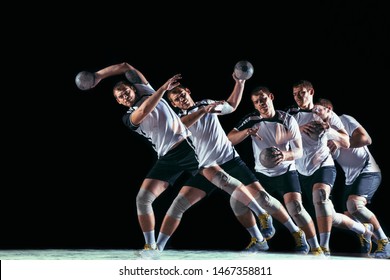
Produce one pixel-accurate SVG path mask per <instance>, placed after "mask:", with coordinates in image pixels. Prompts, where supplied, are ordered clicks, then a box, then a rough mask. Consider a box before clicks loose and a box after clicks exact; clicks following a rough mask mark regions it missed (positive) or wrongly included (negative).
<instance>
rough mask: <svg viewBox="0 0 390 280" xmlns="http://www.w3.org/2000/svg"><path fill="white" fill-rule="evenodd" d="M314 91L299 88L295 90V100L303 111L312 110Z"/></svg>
mask: <svg viewBox="0 0 390 280" xmlns="http://www.w3.org/2000/svg"><path fill="white" fill-rule="evenodd" d="M312 92H313V90H311V89H307V88H305V87H302V86H299V87H294V88H293V95H294V100H295V102H296V103H297V105H298V107H299V108H301V109H310V106H311V104H312V101H313V94H312Z"/></svg>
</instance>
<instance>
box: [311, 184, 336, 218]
mask: <svg viewBox="0 0 390 280" xmlns="http://www.w3.org/2000/svg"><path fill="white" fill-rule="evenodd" d="M313 203H314V208H315V211H316V217H328V216H332V214H333V203H332V201H331V200H330V199H329V195H328V194H327V192H326V190H324V189H315V190H313Z"/></svg>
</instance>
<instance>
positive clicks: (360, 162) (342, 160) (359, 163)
mask: <svg viewBox="0 0 390 280" xmlns="http://www.w3.org/2000/svg"><path fill="white" fill-rule="evenodd" d="M340 119H341V121H342V122H343V124H344V128H345V130H346V131H347V132H348V135H349V136H350V137H351V136H352V134H353V132H354V130H355V129H357V128H358V127H359V126H360V123H359V122H358V121H357V120H356V119H355V118H353V117H351V116H349V115H341V116H340ZM333 157H334V158H335V159H336V161H337V162H338V163H339V164H340V166H341V168H342V169H343V171H344V173H345V184H346V185H351V184H352V183H353V182H354V181H355V180H356V178H357V177H358V176H359V175H360V173H366V172H380V168H379V166H378V164H377V163H376V161H375V159H374V158H373V156H372V155H371V153H370V151H369V150H368V148H367V146H364V147H359V148H349V149H337V151H336V152H335V153H334V155H333Z"/></svg>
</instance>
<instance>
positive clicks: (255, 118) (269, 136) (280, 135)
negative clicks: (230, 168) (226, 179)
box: [235, 110, 301, 177]
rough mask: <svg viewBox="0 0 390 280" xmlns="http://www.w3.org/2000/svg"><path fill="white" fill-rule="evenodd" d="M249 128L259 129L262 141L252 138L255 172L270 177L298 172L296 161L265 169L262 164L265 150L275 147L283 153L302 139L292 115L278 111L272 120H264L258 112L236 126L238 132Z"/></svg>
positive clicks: (246, 117) (284, 162)
mask: <svg viewBox="0 0 390 280" xmlns="http://www.w3.org/2000/svg"><path fill="white" fill-rule="evenodd" d="M247 128H255V129H257V128H259V130H258V134H259V136H261V138H262V140H260V139H258V138H257V137H256V136H253V135H251V137H252V149H253V154H254V155H256V156H255V157H254V160H255V167H254V168H255V171H256V172H260V173H263V174H265V175H267V176H269V177H274V176H279V175H282V174H284V173H286V172H287V171H292V170H296V167H295V161H294V160H288V161H287V160H286V161H283V162H281V163H280V164H278V165H277V166H275V167H273V168H267V167H264V166H263V165H262V164H261V162H260V157H259V156H258V155H260V153H261V151H262V150H264V149H265V148H268V147H272V146H275V147H277V148H279V149H280V150H282V151H288V150H290V149H291V147H290V143H291V141H294V140H296V139H299V138H300V137H301V133H300V131H299V126H298V123H297V121H296V120H295V119H294V117H293V116H291V115H290V114H288V113H286V112H284V111H281V110H276V111H275V116H273V117H272V118H263V117H261V116H260V113H259V112H258V111H255V112H253V113H250V114H248V115H246V116H245V117H244V118H243V119H242V120H241V121H240V122H239V123H238V124H237V125H236V126H235V129H237V130H240V131H242V130H245V129H247Z"/></svg>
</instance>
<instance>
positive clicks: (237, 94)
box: [226, 73, 246, 112]
mask: <svg viewBox="0 0 390 280" xmlns="http://www.w3.org/2000/svg"><path fill="white" fill-rule="evenodd" d="M232 76H233V79H234V81H235V82H236V83H235V85H234V88H233V91H232V93H231V94H230V96H229V98H228V99H227V100H226V101H227V102H228V103H229V105H230V106H231V107H232V112H233V111H235V110H236V109H237V107H238V105H239V104H240V102H241V99H242V94H243V92H244V87H245V81H246V80H240V79H238V78H237V77H236V75H235V74H234V73H233V74H232Z"/></svg>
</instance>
